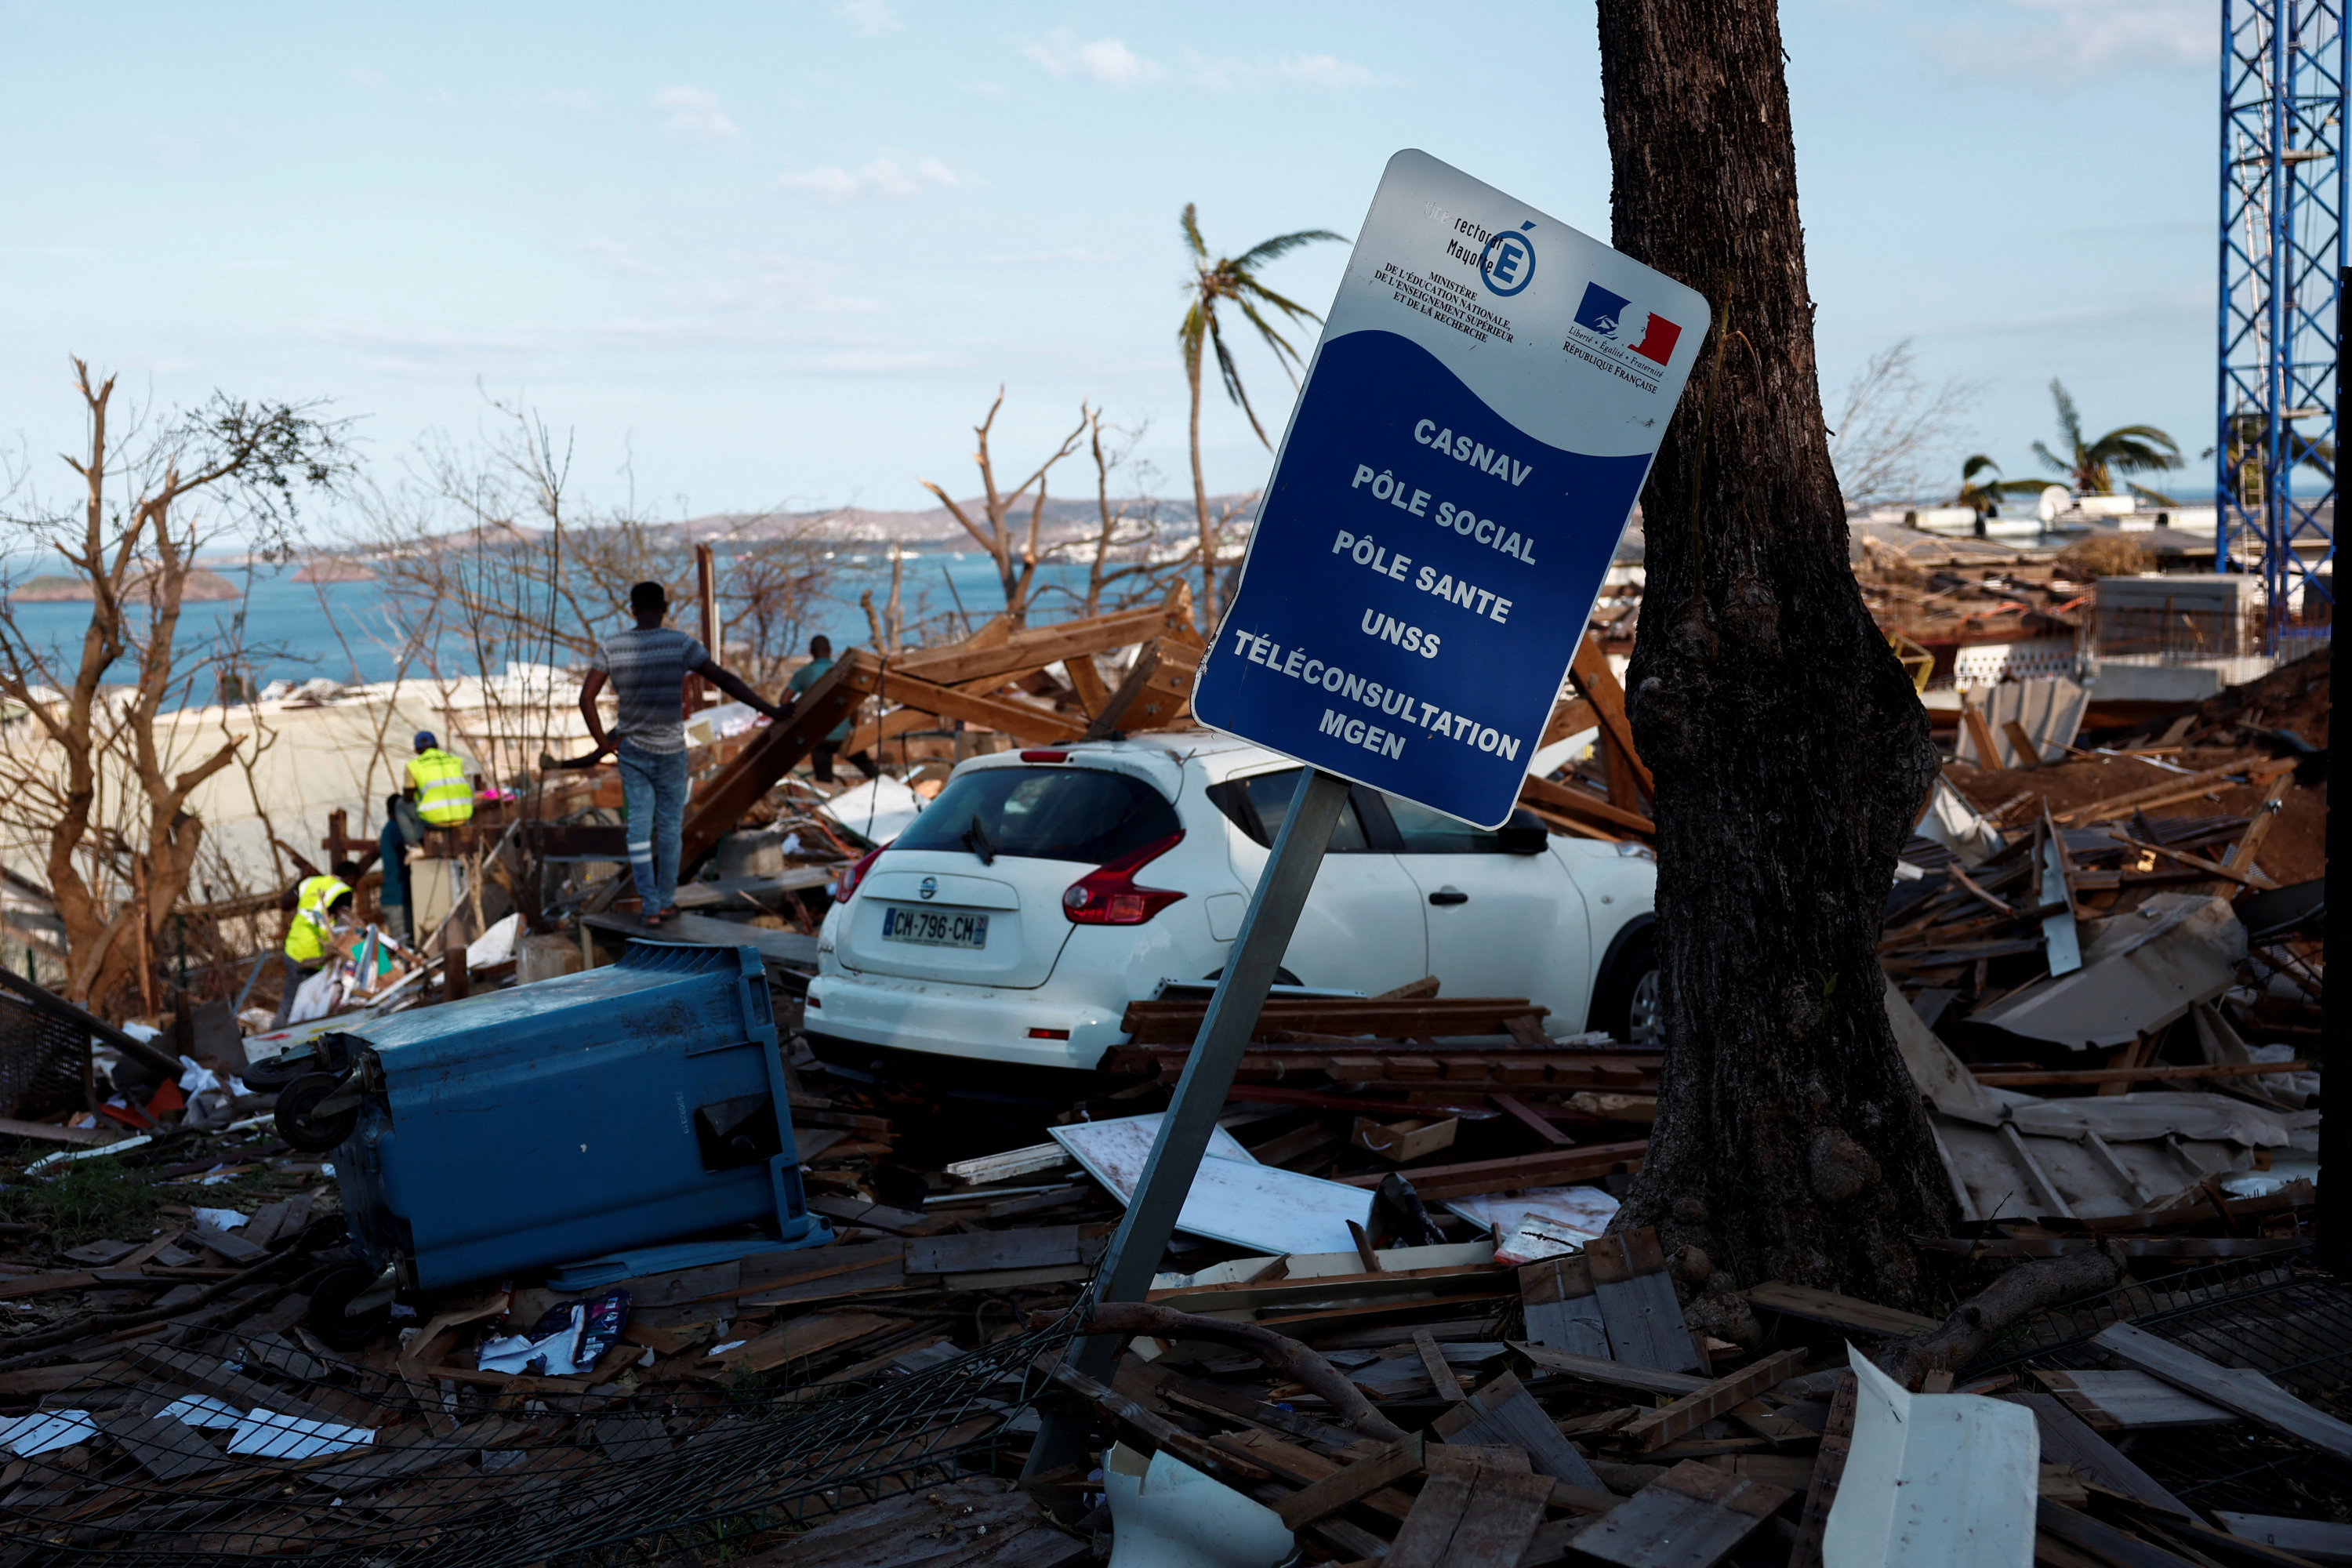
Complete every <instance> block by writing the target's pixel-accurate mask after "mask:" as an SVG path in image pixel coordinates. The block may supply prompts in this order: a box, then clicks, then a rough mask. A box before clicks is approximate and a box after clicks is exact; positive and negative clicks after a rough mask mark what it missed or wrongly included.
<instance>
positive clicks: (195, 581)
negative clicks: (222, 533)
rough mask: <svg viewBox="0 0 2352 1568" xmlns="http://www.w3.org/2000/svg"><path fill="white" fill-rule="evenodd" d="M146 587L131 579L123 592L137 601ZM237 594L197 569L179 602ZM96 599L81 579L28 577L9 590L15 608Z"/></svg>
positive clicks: (144, 581)
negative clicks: (16, 605) (16, 606)
mask: <svg viewBox="0 0 2352 1568" xmlns="http://www.w3.org/2000/svg"><path fill="white" fill-rule="evenodd" d="M146 586H147V579H146V577H145V575H144V574H142V575H140V576H137V577H133V578H131V580H130V582H128V583H127V584H124V589H125V591H126V592H127V593H128V594H130V595H131V596H133V597H136V596H138V595H142V594H144V593H145V592H146ZM238 592H239V590H238V588H237V585H236V584H234V583H232V582H230V581H229V580H228V579H227V578H226V577H224V576H222V575H221V574H219V573H217V572H207V571H205V569H204V568H203V567H201V566H199V567H197V568H196V569H195V570H194V571H193V572H190V573H189V574H188V579H187V581H186V582H185V583H184V584H182V585H181V589H180V601H181V603H183V604H188V605H204V604H213V603H217V602H218V601H220V600H223V599H234V598H236V597H237V595H238ZM97 596H98V595H96V594H94V593H92V592H91V591H90V586H89V582H88V581H87V580H85V579H83V578H80V577H28V578H26V580H25V581H24V582H22V583H19V584H16V586H15V587H13V588H11V589H9V590H8V598H9V601H10V602H11V603H12V604H18V605H72V604H83V605H87V604H89V603H91V602H92V601H94V600H95V599H96V598H97Z"/></svg>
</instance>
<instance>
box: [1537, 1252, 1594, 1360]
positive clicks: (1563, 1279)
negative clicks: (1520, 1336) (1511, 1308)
mask: <svg viewBox="0 0 2352 1568" xmlns="http://www.w3.org/2000/svg"><path fill="white" fill-rule="evenodd" d="M1519 1304H1520V1306H1521V1308H1522V1310H1524V1311H1525V1313H1526V1316H1527V1321H1528V1338H1529V1339H1531V1340H1533V1341H1534V1342H1536V1343H1538V1344H1539V1345H1543V1346H1546V1347H1548V1348H1549V1349H1551V1350H1555V1351H1563V1352H1567V1353H1569V1354H1570V1355H1578V1356H1591V1357H1593V1358H1594V1359H1596V1360H1601V1361H1607V1360H1609V1359H1611V1358H1610V1355H1609V1330H1608V1327H1607V1325H1605V1324H1604V1323H1602V1322H1601V1302H1600V1300H1599V1299H1598V1298H1597V1297H1595V1296H1594V1295H1593V1293H1592V1268H1591V1265H1590V1264H1588V1263H1586V1262H1585V1260H1584V1257H1583V1255H1582V1254H1581V1253H1579V1254H1577V1255H1575V1256H1574V1257H1570V1258H1540V1259H1538V1260H1537V1261H1536V1262H1533V1263H1529V1264H1527V1265H1525V1266H1524V1267H1522V1268H1520V1270H1519Z"/></svg>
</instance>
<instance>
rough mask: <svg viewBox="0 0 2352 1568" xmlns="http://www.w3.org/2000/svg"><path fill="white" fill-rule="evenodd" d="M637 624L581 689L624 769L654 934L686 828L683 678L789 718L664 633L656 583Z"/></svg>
mask: <svg viewBox="0 0 2352 1568" xmlns="http://www.w3.org/2000/svg"><path fill="white" fill-rule="evenodd" d="M629 613H630V614H631V615H633V616H635V617H636V621H637V624H636V625H635V626H632V627H630V628H628V629H627V630H625V631H618V632H614V634H613V635H612V636H611V637H607V638H605V639H604V646H603V647H599V648H598V649H597V650H596V657H595V658H594V659H593V661H592V662H591V664H590V667H589V670H588V677H587V679H585V680H583V681H582V682H581V686H580V711H581V714H582V715H583V717H584V718H586V719H587V721H588V733H589V734H590V735H591V736H592V737H593V738H594V740H595V742H596V750H597V752H612V753H613V760H614V762H616V763H619V764H620V769H621V799H622V804H623V807H624V809H625V811H626V812H627V814H628V818H629V838H628V843H629V874H630V876H631V877H633V878H634V879H635V881H636V884H637V898H638V900H639V913H638V917H637V918H638V919H640V920H642V921H644V922H645V923H646V924H647V925H649V926H657V925H660V924H661V923H663V922H664V921H668V920H671V919H674V918H675V917H676V916H677V858H678V837H679V833H680V830H681V829H682V828H683V827H684V826H685V823H686V793H687V773H686V678H687V676H688V674H694V675H699V676H700V677H702V679H705V680H708V681H709V682H710V684H711V685H713V686H715V687H717V688H719V690H721V691H724V692H725V693H727V695H728V696H730V697H732V698H733V699H735V700H736V701H738V702H740V703H743V704H744V705H745V706H747V707H750V708H752V709H756V710H759V711H760V712H761V713H764V714H766V715H767V716H768V717H769V718H770V719H773V720H781V719H782V718H783V717H784V710H782V709H781V708H778V707H777V706H776V705H775V704H773V703H772V702H770V701H769V700H767V699H766V698H764V697H761V695H760V694H759V693H758V692H756V691H754V690H752V689H751V688H750V687H749V686H747V685H745V684H744V683H743V682H742V681H741V680H740V679H737V678H736V677H735V676H734V675H732V674H730V673H729V672H728V671H726V670H724V669H721V668H719V665H718V662H717V661H716V660H714V659H713V658H711V657H710V650H709V648H706V647H703V646H702V645H701V644H700V643H698V642H697V641H695V639H694V638H692V637H688V636H687V635H686V634H685V633H684V632H682V631H679V630H677V628H676V627H674V626H664V625H662V621H663V619H664V617H666V616H667V615H668V614H669V595H668V594H667V593H666V592H664V591H663V588H662V585H661V584H658V583H640V584H637V585H636V586H635V587H634V588H631V589H630V590H629ZM607 682H609V683H610V684H611V685H612V688H613V694H614V697H615V698H616V699H618V700H619V703H620V715H619V719H618V721H617V722H616V723H615V724H614V727H613V731H612V733H611V734H610V735H607V734H606V733H605V730H604V716H603V715H602V714H600V713H599V712H598V711H597V710H596V699H597V697H598V695H599V694H600V693H602V692H603V691H604V687H605V685H606V683H607Z"/></svg>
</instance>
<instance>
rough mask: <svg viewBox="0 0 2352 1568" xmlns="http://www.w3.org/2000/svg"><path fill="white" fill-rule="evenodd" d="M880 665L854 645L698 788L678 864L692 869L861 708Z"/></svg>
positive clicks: (689, 809) (681, 845)
mask: <svg viewBox="0 0 2352 1568" xmlns="http://www.w3.org/2000/svg"><path fill="white" fill-rule="evenodd" d="M879 668H880V661H878V660H877V659H876V658H875V657H874V656H873V655H872V654H870V653H868V652H866V650H865V649H864V648H858V647H854V648H851V649H849V650H848V651H847V652H845V653H844V654H843V655H842V656H841V657H840V658H837V659H835V661H834V665H833V668H831V669H828V670H826V671H825V672H824V675H823V676H821V677H819V678H818V679H817V681H816V684H814V686H811V687H810V688H809V689H807V690H806V691H803V692H802V693H801V697H800V700H799V701H798V702H797V703H796V704H794V705H793V712H792V717H791V718H789V719H787V720H785V721H783V722H782V723H781V724H771V725H769V726H768V727H767V728H766V729H764V730H762V731H760V732H759V733H758V734H756V735H754V736H753V737H752V738H751V744H750V745H748V746H745V747H744V748H743V750H742V751H741V752H738V753H737V754H736V757H735V760H734V761H733V762H731V763H728V764H727V765H726V766H724V767H722V768H720V769H719V773H717V775H716V776H715V777H713V778H711V779H710V780H709V782H707V783H705V784H701V785H700V786H698V788H697V789H696V790H695V792H694V798H693V800H692V802H691V803H690V804H689V805H688V810H687V817H686V826H685V828H684V830H683V832H682V834H681V842H680V847H679V854H678V864H679V867H680V868H681V869H682V870H690V869H691V868H693V867H694V866H695V865H696V863H697V862H698V861H699V860H701V858H703V857H704V856H706V855H708V854H709V853H710V850H711V847H713V846H714V845H716V844H717V843H718V842H719V839H720V838H721V837H724V836H726V835H727V834H729V833H731V832H733V831H734V830H735V825H736V824H737V823H739V822H740V821H742V820H743V814H744V813H745V812H747V811H749V810H751V807H752V805H754V804H755V803H757V802H758V801H759V799H760V798H761V796H762V795H766V794H767V793H768V792H769V791H770V790H772V789H773V788H774V787H775V786H776V784H777V782H778V781H779V780H781V779H782V777H783V776H784V775H785V774H786V773H790V772H792V770H793V764H794V763H798V762H799V761H800V760H801V759H802V758H803V757H805V756H807V755H808V754H809V752H811V751H813V750H814V749H815V746H816V743H817V742H819V741H822V740H823V739H824V737H825V736H827V735H829V734H831V733H832V732H833V731H834V730H835V729H836V728H837V727H839V725H840V723H841V721H843V720H844V719H846V718H848V717H849V716H850V715H851V714H853V713H855V712H856V711H857V708H858V705H859V704H860V703H862V702H864V701H865V700H866V698H867V697H868V696H870V695H872V693H873V683H874V679H875V676H876V673H877V670H878V669H879Z"/></svg>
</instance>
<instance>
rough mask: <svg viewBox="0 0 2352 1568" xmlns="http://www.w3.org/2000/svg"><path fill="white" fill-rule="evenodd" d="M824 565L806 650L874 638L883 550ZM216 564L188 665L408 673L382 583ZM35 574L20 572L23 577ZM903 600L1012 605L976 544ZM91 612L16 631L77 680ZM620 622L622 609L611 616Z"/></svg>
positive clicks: (1081, 589) (446, 659)
mask: <svg viewBox="0 0 2352 1568" xmlns="http://www.w3.org/2000/svg"><path fill="white" fill-rule="evenodd" d="M828 564H829V566H830V568H831V570H832V572H833V574H834V575H833V578H832V581H831V582H830V583H829V584H828V587H829V590H830V591H829V592H828V593H826V594H825V595H823V596H821V597H819V598H818V599H816V600H815V601H814V603H813V604H812V605H810V606H809V609H808V614H807V616H806V621H805V624H804V625H803V627H802V628H801V633H800V637H801V640H802V645H803V647H805V646H806V639H807V638H808V637H814V636H816V635H818V634H820V633H822V634H823V635H824V636H826V637H831V638H832V639H833V644H834V646H835V647H836V648H840V647H856V646H862V645H864V644H867V643H870V642H872V641H873V640H874V639H873V634H872V632H871V630H870V629H869V628H868V626H867V624H866V612H865V610H864V609H863V608H861V607H860V605H858V602H857V596H858V595H859V594H860V593H861V592H870V593H872V594H873V595H874V603H875V608H876V609H877V612H878V611H880V610H881V608H882V607H883V605H884V603H885V601H886V600H887V597H888V595H889V591H890V573H889V564H888V561H887V557H885V556H884V555H883V554H882V553H881V552H880V551H878V550H876V551H872V552H856V551H842V552H838V553H837V554H836V556H835V559H834V560H833V561H832V562H830V563H828ZM60 570H61V568H50V569H48V570H47V573H46V574H47V575H56V574H58V572H59V571H60ZM215 570H216V571H219V573H220V574H221V575H222V576H224V577H226V578H227V579H228V580H229V581H230V582H231V583H233V584H236V587H237V589H238V590H239V596H238V597H237V598H236V599H223V600H217V601H210V602H205V603H190V604H184V605H182V606H181V610H180V625H179V632H178V636H177V638H176V644H177V647H178V650H179V658H178V660H177V662H178V665H179V667H180V668H181V669H182V670H183V671H186V670H189V669H192V668H196V667H198V666H200V665H202V664H203V663H204V661H205V660H206V659H209V658H217V657H219V656H220V655H221V654H223V653H225V652H227V651H230V650H239V649H241V657H240V658H238V659H237V661H236V662H237V663H239V664H240V665H241V666H242V667H243V668H246V669H247V670H248V671H249V672H250V678H251V679H252V681H253V683H254V686H255V688H256V689H259V688H261V687H264V686H267V685H268V683H269V682H271V681H273V680H293V681H304V680H310V679H316V678H319V677H321V676H323V677H325V678H326V679H330V680H334V681H338V682H341V683H344V684H349V685H360V684H365V683H368V682H373V681H378V680H389V679H393V678H394V676H395V675H398V674H400V673H401V671H402V651H403V647H402V645H403V628H402V624H401V621H400V618H399V617H398V616H396V615H395V614H394V605H393V603H392V601H391V600H390V598H389V597H388V596H387V595H386V594H385V592H384V589H383V584H381V583H378V582H374V581H366V582H352V583H298V582H296V581H295V580H294V574H295V571H296V568H294V567H291V566H286V567H270V566H264V565H256V566H252V567H247V566H243V565H238V566H234V567H216V568H215ZM18 575H19V580H21V579H22V578H23V577H27V576H32V575H36V574H34V573H31V572H24V573H20V574H18ZM1086 583H1087V572H1086V568H1085V567H1083V566H1079V565H1072V564H1067V563H1048V564H1045V565H1042V566H1040V567H1038V569H1037V574H1036V577H1035V579H1034V582H1033V583H1032V584H1031V588H1030V596H1031V600H1032V605H1031V610H1030V615H1029V622H1030V624H1031V625H1033V626H1045V625H1050V624H1052V623H1054V622H1055V621H1062V620H1067V619H1069V618H1070V616H1072V615H1073V614H1075V613H1076V605H1077V602H1078V600H1079V599H1082V597H1083V595H1085V593H1086ZM950 584H952V586H951V587H950ZM1048 586H1055V587H1061V588H1066V589H1068V590H1069V591H1070V595H1075V596H1076V597H1072V596H1066V595H1063V594H1061V593H1052V594H1045V595H1042V596H1041V595H1040V591H1041V590H1043V589H1045V588H1046V587H1048ZM901 601H902V604H903V606H904V611H905V614H906V616H907V618H908V620H909V621H913V620H915V619H917V618H918V617H919V616H924V615H929V616H940V615H946V616H960V620H959V622H958V623H957V624H961V620H968V621H969V623H970V625H971V627H972V628H973V629H977V628H978V627H979V626H982V624H983V623H985V622H986V621H987V619H988V617H989V616H992V615H994V614H995V613H996V612H997V611H999V610H1001V609H1003V607H1004V592H1003V586H1002V585H1001V584H999V583H998V581H997V576H996V566H995V563H993V562H992V561H991V560H990V559H989V558H988V557H987V556H986V555H983V554H982V553H980V552H977V551H965V552H938V553H933V554H913V553H910V554H908V556H907V557H906V563H905V573H904V577H903V582H902V587H901ZM89 612H90V607H89V604H88V603H87V602H86V601H81V602H66V603H61V604H26V603H18V604H16V605H13V606H12V614H13V616H14V617H15V620H16V629H17V632H18V634H19V635H20V636H21V637H24V638H25V639H26V641H27V642H28V643H30V644H31V646H32V647H33V648H34V649H35V650H36V651H37V653H39V654H40V655H41V657H42V658H45V659H47V660H48V661H49V683H50V684H52V685H55V686H59V687H63V686H68V685H70V684H71V683H72V680H73V675H74V671H75V669H76V668H77V667H78V665H79V661H80V658H81V638H82V634H83V633H84V632H85V631H86V630H88V628H89ZM691 615H692V612H691V610H690V609H688V610H687V611H686V613H685V614H683V615H681V614H677V612H676V611H675V610H674V611H673V615H672V621H673V624H677V625H681V626H688V628H689V629H691V624H692V623H691ZM620 624H622V621H621V617H620V616H619V615H618V614H617V613H616V614H615V616H614V622H613V625H614V626H619V625H620ZM601 629H604V630H609V629H612V628H611V627H605V628H601ZM576 657H577V656H575V655H574V654H572V652H571V651H570V650H569V649H567V648H564V647H562V646H561V645H551V644H545V643H543V644H541V645H540V646H539V647H527V648H525V647H509V648H500V649H497V650H493V653H492V658H491V660H490V662H492V663H494V664H496V665H498V666H499V668H503V666H504V663H505V661H506V660H507V659H509V658H518V659H526V660H530V661H534V662H541V663H550V664H556V665H568V664H571V663H573V662H574V661H575V659H576ZM479 662H481V660H480V656H479V653H478V650H477V649H476V648H475V647H473V645H472V644H471V642H470V641H469V640H468V639H467V637H464V636H463V635H462V634H461V633H458V632H457V631H450V632H446V633H445V634H444V635H443V636H442V637H441V638H440V641H439V643H438V645H437V646H436V647H435V648H434V649H433V650H432V657H431V658H425V657H420V656H418V655H417V654H416V653H415V652H414V651H413V650H412V651H411V653H410V656H409V658H408V660H407V665H406V673H407V675H408V676H409V677H410V678H411V679H427V678H429V677H430V676H431V675H432V673H433V666H434V665H435V664H436V663H437V664H438V666H439V669H440V673H441V674H442V675H444V676H450V677H456V676H465V675H473V674H477V673H481V672H480V671H479V670H478V668H477V665H478V663H479ZM489 673H492V674H495V673H497V670H496V669H493V670H491V671H490V672H489ZM133 674H134V669H133V667H132V665H131V661H130V660H128V659H124V660H122V661H120V662H118V663H117V664H116V666H115V667H114V668H112V669H111V670H110V671H109V672H108V677H107V678H108V679H110V680H115V681H121V680H128V679H131V677H132V675H133ZM183 679H185V677H183ZM198 685H199V686H200V687H201V689H192V690H190V691H188V692H187V693H186V698H185V700H188V701H192V702H195V703H198V704H204V703H208V702H211V701H213V700H215V697H216V695H217V692H216V689H215V683H214V679H213V677H212V675H211V673H210V672H209V671H205V672H204V673H203V674H202V675H201V676H200V677H199V680H198ZM180 700H181V698H180V694H179V693H177V692H175V693H174V694H173V703H172V705H173V706H177V705H178V702H179V701H180Z"/></svg>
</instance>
